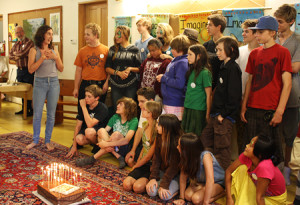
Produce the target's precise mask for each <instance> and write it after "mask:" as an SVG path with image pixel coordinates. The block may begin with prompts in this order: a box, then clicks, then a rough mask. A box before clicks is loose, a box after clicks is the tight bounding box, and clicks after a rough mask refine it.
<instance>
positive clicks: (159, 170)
mask: <svg viewBox="0 0 300 205" xmlns="http://www.w3.org/2000/svg"><path fill="white" fill-rule="evenodd" d="M156 127H157V133H158V134H159V135H158V136H157V138H156V140H155V153H154V156H153V161H152V165H151V169H150V170H151V174H150V177H149V180H150V181H149V183H148V184H147V186H146V190H147V193H148V195H149V196H152V197H154V196H156V195H157V194H158V195H159V197H160V198H161V199H162V200H169V199H171V198H173V196H175V195H176V194H177V193H178V190H179V184H178V176H177V175H178V172H179V166H178V165H179V161H180V155H179V152H178V150H177V149H176V147H177V144H178V139H179V137H180V136H181V135H182V129H181V125H180V121H179V120H178V118H177V117H176V116H175V115H173V114H163V115H161V116H160V117H159V120H158V123H157V126H156Z"/></svg>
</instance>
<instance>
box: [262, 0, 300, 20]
mask: <svg viewBox="0 0 300 205" xmlns="http://www.w3.org/2000/svg"><path fill="white" fill-rule="evenodd" d="M295 3H300V0H265V7H267V8H271V9H268V10H266V11H265V15H271V16H273V14H274V12H275V11H276V10H277V9H278V7H280V6H281V5H282V4H295Z"/></svg>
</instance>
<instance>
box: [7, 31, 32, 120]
mask: <svg viewBox="0 0 300 205" xmlns="http://www.w3.org/2000/svg"><path fill="white" fill-rule="evenodd" d="M15 34H16V36H17V38H18V41H17V42H16V43H15V44H14V45H13V47H12V48H11V50H10V52H9V59H10V60H13V61H15V62H16V65H17V67H18V70H17V80H18V82H22V83H29V84H31V85H33V80H34V73H33V74H30V73H29V72H28V54H29V50H30V49H31V48H32V47H33V46H34V43H33V41H32V40H30V39H29V38H27V37H26V36H25V33H24V30H23V28H22V27H21V26H17V27H16V28H15ZM23 105H24V99H22V110H21V111H19V112H16V113H15V114H23V112H24V110H23V107H24V106H23ZM32 115H33V109H32V101H31V100H28V101H27V116H32Z"/></svg>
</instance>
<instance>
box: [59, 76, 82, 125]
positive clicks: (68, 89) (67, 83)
mask: <svg viewBox="0 0 300 205" xmlns="http://www.w3.org/2000/svg"><path fill="white" fill-rule="evenodd" d="M59 85H60V93H59V99H58V102H57V108H56V114H55V124H60V123H62V122H63V119H72V120H76V117H75V116H74V117H69V116H65V115H64V113H69V114H73V115H77V105H78V100H77V99H74V100H73V99H71V100H66V99H65V98H64V97H70V98H71V97H72V96H73V90H74V80H66V79H60V80H59ZM64 106H76V109H75V110H76V111H73V110H66V109H65V108H64Z"/></svg>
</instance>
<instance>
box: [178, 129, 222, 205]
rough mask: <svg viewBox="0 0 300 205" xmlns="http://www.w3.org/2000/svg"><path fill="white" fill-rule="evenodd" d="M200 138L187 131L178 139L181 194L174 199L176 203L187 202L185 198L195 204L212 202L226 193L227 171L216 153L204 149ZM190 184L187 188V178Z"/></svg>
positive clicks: (181, 204)
mask: <svg viewBox="0 0 300 205" xmlns="http://www.w3.org/2000/svg"><path fill="white" fill-rule="evenodd" d="M199 147H201V140H200V138H199V137H198V136H197V135H195V134H193V133H187V134H184V135H182V136H181V137H180V138H179V141H178V146H177V148H178V151H179V153H180V168H181V171H180V180H179V182H180V196H179V199H178V200H176V201H174V204H176V205H183V204H185V200H187V201H191V202H192V203H193V204H210V203H212V202H213V201H215V200H217V199H218V198H220V197H222V196H224V195H225V192H224V186H225V171H224V169H223V168H222V167H221V165H220V164H219V163H218V161H217V160H216V158H215V157H214V155H213V154H212V153H211V152H209V151H202V150H201V149H199ZM188 178H189V179H190V185H189V187H188V188H187V189H186V185H187V179H188Z"/></svg>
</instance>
